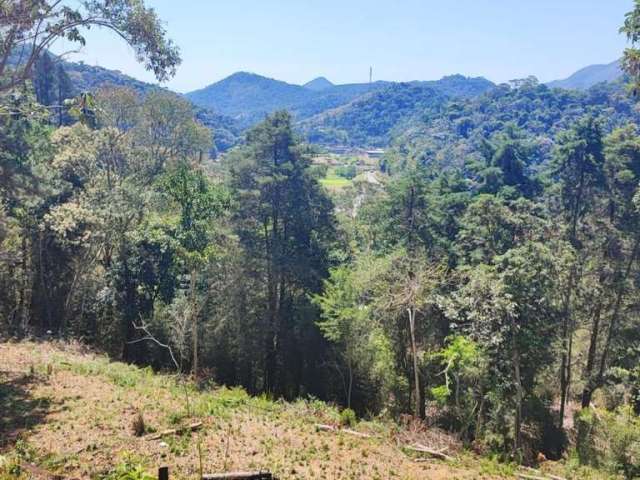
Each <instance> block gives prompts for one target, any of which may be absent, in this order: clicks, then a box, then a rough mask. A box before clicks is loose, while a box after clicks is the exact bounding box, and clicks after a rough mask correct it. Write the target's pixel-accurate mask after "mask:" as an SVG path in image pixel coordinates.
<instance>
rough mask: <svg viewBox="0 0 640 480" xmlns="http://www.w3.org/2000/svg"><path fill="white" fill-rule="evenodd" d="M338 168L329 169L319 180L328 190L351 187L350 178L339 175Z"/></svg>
mask: <svg viewBox="0 0 640 480" xmlns="http://www.w3.org/2000/svg"><path fill="white" fill-rule="evenodd" d="M339 168H341V167H338V168H335V167H331V168H328V169H327V174H326V176H325V177H324V178H322V179H321V180H320V183H321V184H322V185H323V186H325V187H327V188H328V189H340V188H344V187H348V186H349V185H351V180H352V178H353V177H352V178H348V177H347V176H344V175H340V173H339V171H338V169H339Z"/></svg>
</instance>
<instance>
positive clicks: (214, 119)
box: [36, 60, 240, 152]
mask: <svg viewBox="0 0 640 480" xmlns="http://www.w3.org/2000/svg"><path fill="white" fill-rule="evenodd" d="M57 62H60V63H61V64H62V67H63V69H64V71H65V73H66V74H67V75H68V77H69V80H70V82H71V87H72V92H71V94H73V95H78V94H79V93H81V92H95V91H96V90H98V89H99V88H101V87H107V86H111V87H127V88H130V89H132V90H134V91H135V92H137V93H138V94H139V95H146V94H147V93H148V92H151V91H153V90H157V89H162V90H164V91H169V90H167V89H163V88H162V87H160V86H159V85H156V84H152V83H147V82H142V81H140V80H137V79H135V78H133V77H130V76H129V75H125V74H123V73H122V72H120V71H117V70H109V69H107V68H103V67H98V66H92V65H87V64H85V63H82V62H67V61H65V60H56V64H57ZM36 72H38V70H36ZM37 74H38V73H36V75H37ZM175 95H179V94H178V93H176V94H175ZM196 115H197V117H198V119H199V120H200V121H201V122H202V123H203V124H204V125H205V126H207V127H209V128H210V129H211V131H212V132H213V142H214V144H215V148H216V151H218V152H224V151H226V150H228V149H229V148H231V147H232V146H234V145H235V144H236V143H237V142H238V139H239V136H240V130H239V128H238V126H237V125H236V123H235V121H234V120H233V119H231V118H230V117H227V116H225V115H221V114H220V113H218V112H214V111H213V110H211V109H207V108H203V107H196Z"/></svg>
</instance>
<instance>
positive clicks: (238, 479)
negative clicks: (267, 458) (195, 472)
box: [202, 472, 273, 480]
mask: <svg viewBox="0 0 640 480" xmlns="http://www.w3.org/2000/svg"><path fill="white" fill-rule="evenodd" d="M272 479H273V475H272V474H271V473H269V472H229V473H208V474H205V475H203V476H202V480H272Z"/></svg>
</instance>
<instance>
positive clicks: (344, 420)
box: [340, 408, 358, 427]
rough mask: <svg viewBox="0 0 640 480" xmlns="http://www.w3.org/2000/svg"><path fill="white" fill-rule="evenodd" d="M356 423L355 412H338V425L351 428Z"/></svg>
mask: <svg viewBox="0 0 640 480" xmlns="http://www.w3.org/2000/svg"><path fill="white" fill-rule="evenodd" d="M357 422H358V417H356V412H354V411H353V410H351V409H350V408H345V409H344V410H342V412H340V425H342V426H343V427H353V426H354V425H355V424H356V423H357Z"/></svg>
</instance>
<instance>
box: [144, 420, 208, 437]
mask: <svg viewBox="0 0 640 480" xmlns="http://www.w3.org/2000/svg"><path fill="white" fill-rule="evenodd" d="M200 427H202V422H196V423H192V424H191V425H187V426H186V427H180V428H171V429H169V430H164V431H162V432H160V433H156V434H154V435H151V436H148V437H147V440H160V439H161V438H162V437H164V436H166V435H178V434H180V433H184V432H193V431H195V430H198V429H200Z"/></svg>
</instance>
